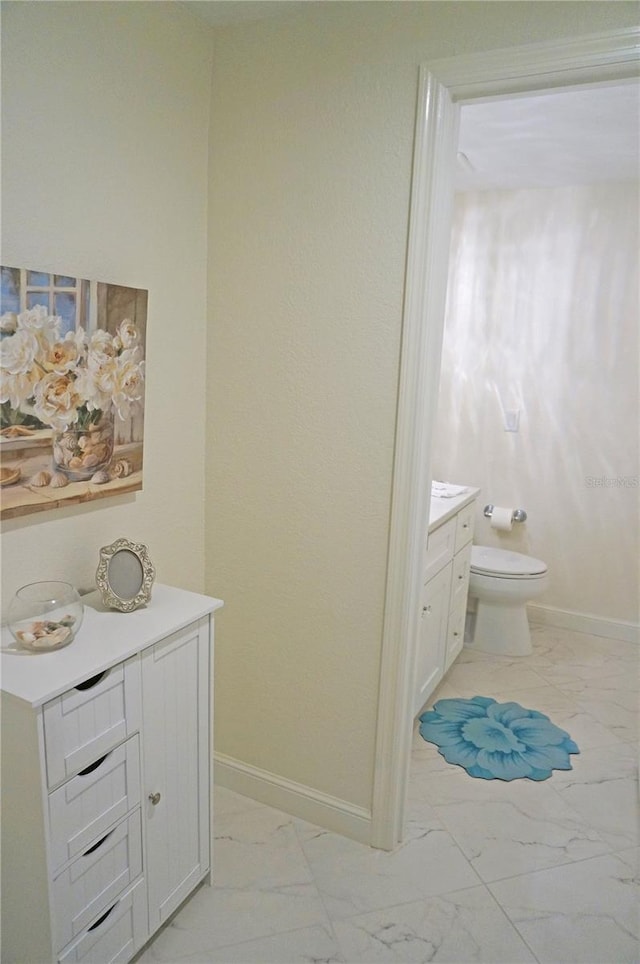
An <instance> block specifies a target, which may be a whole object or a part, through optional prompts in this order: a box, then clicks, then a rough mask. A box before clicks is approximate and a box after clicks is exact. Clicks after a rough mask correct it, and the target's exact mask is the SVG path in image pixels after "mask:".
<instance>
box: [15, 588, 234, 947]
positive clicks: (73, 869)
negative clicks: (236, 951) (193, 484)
mask: <svg viewBox="0 0 640 964" xmlns="http://www.w3.org/2000/svg"><path fill="white" fill-rule="evenodd" d="M221 605H222V603H221V602H220V601H219V600H216V599H211V598H210V597H207V596H201V595H198V594H195V593H188V592H184V591H182V590H177V589H171V588H170V587H167V586H156V587H154V590H153V594H152V599H151V601H150V602H149V604H148V605H147V606H146V607H144V608H143V609H140V610H136V611H134V612H132V613H126V614H125V613H120V612H114V611H106V610H105V609H104V608H103V607H102V604H101V602H100V599H99V597H98V596H97V594H93V595H92V596H90V597H86V598H85V615H84V621H83V624H82V626H81V628H80V631H79V632H78V635H77V638H76V639H75V640H74V641H73V643H71V645H70V646H68V647H66V648H65V649H62V650H59V651H58V652H52V653H46V654H45V653H39V654H36V655H31V654H28V653H24V652H21V651H20V650H18V649H16V648H15V646H11V645H9V640H8V637H7V636H6V635H3V653H2V961H3V964H5V962H7V964H8V962H16V964H27V962H34V964H35V962H37V964H40V962H49V961H51V962H55V961H59V962H65V964H70V962H81V961H93V962H100V964H106V962H112V961H122V962H126V961H129V960H131V958H132V957H133V956H134V955H135V954H136V953H137V951H138V950H139V949H140V948H141V947H142V946H143V945H144V944H145V943H146V941H147V940H148V939H149V938H150V937H151V935H152V934H153V933H154V932H155V931H156V930H157V929H158V927H159V926H160V925H161V924H162V923H163V922H164V921H165V920H166V919H167V917H168V915H169V914H171V913H172V912H173V911H174V910H175V909H176V907H178V905H179V904H180V903H181V902H182V901H183V900H184V899H185V897H187V895H188V894H189V893H190V892H191V891H192V890H193V889H194V887H195V886H196V885H197V884H198V883H199V882H200V881H201V880H202V879H203V878H204V877H206V875H207V873H208V872H209V869H210V840H211V830H210V828H211V803H210V799H211V769H212V767H211V762H210V757H211V749H212V739H211V720H212V712H211V702H212V646H213V613H214V611H215V610H216V609H218V608H219V607H220V606H221Z"/></svg>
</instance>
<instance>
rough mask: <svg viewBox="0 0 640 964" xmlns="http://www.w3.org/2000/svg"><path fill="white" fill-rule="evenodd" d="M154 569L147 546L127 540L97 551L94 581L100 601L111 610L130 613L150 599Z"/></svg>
mask: <svg viewBox="0 0 640 964" xmlns="http://www.w3.org/2000/svg"><path fill="white" fill-rule="evenodd" d="M155 574H156V573H155V569H154V567H153V565H152V563H151V561H150V559H149V555H148V552H147V547H146V546H144V545H142V544H141V543H139V542H130V541H129V539H116V541H115V542H112V543H111V545H109V546H103V547H102V549H101V550H100V563H99V565H98V569H97V572H96V582H97V584H98V589H99V590H100V592H101V594H102V601H103V602H104V604H105V605H106V606H109V607H110V608H111V609H119V610H120V611H121V612H125V613H126V612H131V611H132V610H134V609H138V607H140V606H144V605H146V603H148V602H149V600H150V599H151V587H152V585H153V580H154V578H155Z"/></svg>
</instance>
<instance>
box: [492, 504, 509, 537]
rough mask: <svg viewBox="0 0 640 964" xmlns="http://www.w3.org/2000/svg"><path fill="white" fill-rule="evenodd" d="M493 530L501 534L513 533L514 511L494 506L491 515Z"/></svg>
mask: <svg viewBox="0 0 640 964" xmlns="http://www.w3.org/2000/svg"><path fill="white" fill-rule="evenodd" d="M491 528H492V529H499V530H500V531H501V532H511V530H512V528H513V509H508V508H505V507H504V506H502V505H494V507H493V512H492V513H491Z"/></svg>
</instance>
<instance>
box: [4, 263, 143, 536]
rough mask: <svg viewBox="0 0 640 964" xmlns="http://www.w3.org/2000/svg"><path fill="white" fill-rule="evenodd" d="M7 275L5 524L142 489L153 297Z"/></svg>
mask: <svg viewBox="0 0 640 964" xmlns="http://www.w3.org/2000/svg"><path fill="white" fill-rule="evenodd" d="M0 274H1V284H0V482H1V495H2V506H1V514H2V517H3V518H11V517H14V516H20V515H25V514H26V513H30V512H37V511H42V510H44V509H53V508H57V507H59V506H67V505H73V504H74V503H80V502H87V501H90V500H91V499H98V498H104V497H105V496H111V495H116V494H119V493H123V492H133V491H135V490H137V489H141V488H142V457H143V441H144V384H145V341H146V331H147V300H148V292H147V291H145V290H143V289H140V288H128V287H123V286H120V285H113V284H106V283H103V282H99V281H85V280H83V279H80V278H74V277H70V276H67V275H58V274H51V273H48V272H42V271H33V270H30V269H28V268H10V267H2V268H0Z"/></svg>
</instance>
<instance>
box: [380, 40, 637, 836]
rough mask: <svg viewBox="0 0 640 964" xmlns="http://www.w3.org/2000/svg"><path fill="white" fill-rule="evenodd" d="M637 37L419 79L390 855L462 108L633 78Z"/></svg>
mask: <svg viewBox="0 0 640 964" xmlns="http://www.w3.org/2000/svg"><path fill="white" fill-rule="evenodd" d="M639 33H640V32H639V31H637V30H629V31H617V32H615V33H613V34H605V35H598V36H595V37H587V38H582V39H581V40H577V41H568V42H560V43H552V44H536V45H531V46H528V47H521V48H518V49H515V48H512V49H509V50H506V51H490V52H488V53H485V54H478V55H471V56H468V57H460V58H451V59H448V60H444V61H438V62H435V63H432V64H430V65H428V66H427V67H425V68H423V69H422V70H421V72H420V80H419V97H418V114H417V125H416V142H415V153H414V174H413V185H412V202H411V212H410V230H409V246H408V255H407V272H406V286H405V312H404V325H403V341H402V355H401V371H400V387H399V400H398V418H397V431H396V458H395V467H394V487H393V496H392V515H391V535H390V546H389V560H388V578H387V593H386V606H385V623H384V631H383V647H382V665H381V682H380V697H379V712H378V728H377V739H376V760H375V776H374V797H373V808H372V841H371V842H372V844H373V845H374V846H376V847H380V848H382V849H387V850H389V849H393V847H395V846H396V845H397V844H398V843H399V842H400V841H401V840H402V838H403V834H404V810H405V801H406V793H407V780H408V774H409V759H410V744H411V732H412V724H413V714H412V700H411V694H412V684H413V667H414V660H415V653H416V646H417V615H418V601H419V593H420V589H421V586H420V579H421V562H422V552H423V546H424V537H425V534H426V531H427V526H428V514H429V496H430V488H431V478H432V475H431V456H432V445H433V436H434V427H435V417H436V410H437V400H438V387H439V377H440V361H441V352H442V338H443V328H444V315H445V301H446V288H447V274H448V272H447V268H448V250H449V241H450V236H451V221H452V208H453V196H454V179H453V171H454V168H455V158H456V155H457V151H458V132H459V123H460V109H461V107H462V106H463V105H465V104H472V103H477V104H478V103H481V102H482V101H486V100H489V99H491V98H496V97H499V98H502V99H507V98H518V97H522V96H523V95H526V94H532V93H534V92H542V91H547V90H574V89H577V88H581V87H585V86H588V85H590V86H602V85H604V84H610V83H614V82H621V81H627V80H629V79H632V78H635V77H636V76H637V72H638V35H639Z"/></svg>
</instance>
